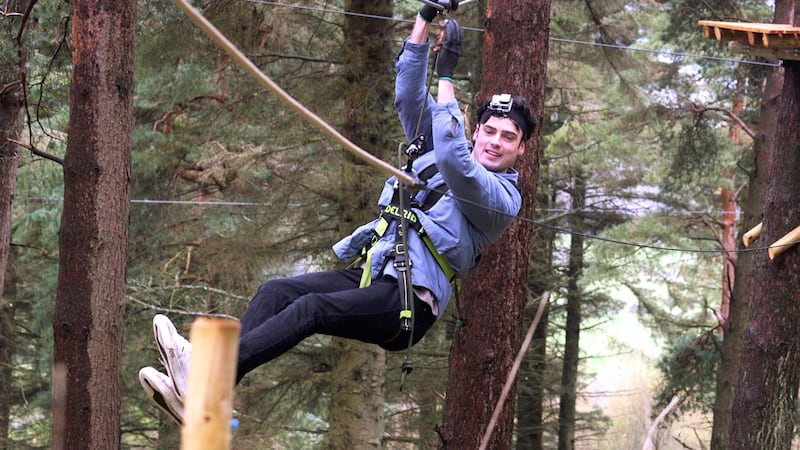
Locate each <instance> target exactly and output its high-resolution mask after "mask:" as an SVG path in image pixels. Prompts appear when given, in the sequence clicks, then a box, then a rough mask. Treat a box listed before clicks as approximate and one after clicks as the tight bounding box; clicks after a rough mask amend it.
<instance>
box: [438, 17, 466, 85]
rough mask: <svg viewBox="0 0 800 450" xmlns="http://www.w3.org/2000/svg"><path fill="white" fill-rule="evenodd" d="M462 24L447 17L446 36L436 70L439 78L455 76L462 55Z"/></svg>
mask: <svg viewBox="0 0 800 450" xmlns="http://www.w3.org/2000/svg"><path fill="white" fill-rule="evenodd" d="M462 39H463V35H462V34H461V25H459V24H458V22H457V21H456V20H455V19H447V22H446V23H445V25H444V36H443V37H442V43H441V45H440V47H439V53H438V56H437V57H436V70H437V74H438V75H439V78H450V79H452V78H453V72H454V71H455V69H456V65H458V57H459V56H460V55H461V40H462Z"/></svg>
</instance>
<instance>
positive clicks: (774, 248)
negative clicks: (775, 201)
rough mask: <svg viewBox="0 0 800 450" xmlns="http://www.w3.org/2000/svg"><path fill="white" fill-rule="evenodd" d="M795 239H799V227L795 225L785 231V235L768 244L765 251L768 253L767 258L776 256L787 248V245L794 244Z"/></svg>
mask: <svg viewBox="0 0 800 450" xmlns="http://www.w3.org/2000/svg"><path fill="white" fill-rule="evenodd" d="M797 241H800V227H797V228H795V229H794V230H792V231H790V232H788V233H786V235H785V236H783V237H782V238H780V239H778V240H777V241H775V243H774V244H772V245H770V246H769V250H767V253H769V259H775V257H776V256H778V255H780V254H781V253H783V252H785V251H786V250H788V249H789V247H791V246H793V245H794V244H796V243H797Z"/></svg>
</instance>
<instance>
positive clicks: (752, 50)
mask: <svg viewBox="0 0 800 450" xmlns="http://www.w3.org/2000/svg"><path fill="white" fill-rule="evenodd" d="M728 49H729V50H730V51H732V52H733V53H739V54H742V55H748V56H758V57H760V58H766V59H772V60H777V59H786V60H791V61H800V51H798V49H791V48H764V47H762V46H757V47H752V46H749V45H747V44H745V43H743V42H737V41H730V42H728Z"/></svg>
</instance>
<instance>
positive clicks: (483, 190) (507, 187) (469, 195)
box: [432, 100, 522, 240]
mask: <svg viewBox="0 0 800 450" xmlns="http://www.w3.org/2000/svg"><path fill="white" fill-rule="evenodd" d="M432 112H433V139H434V151H435V154H436V164H437V166H438V167H439V171H440V172H441V173H442V176H443V177H444V179H445V181H446V183H447V186H448V188H449V189H450V190H451V192H452V194H453V197H455V199H456V201H457V203H458V205H459V208H460V209H461V211H462V212H463V213H464V215H465V216H466V217H467V219H468V220H469V221H470V223H471V224H472V225H473V226H474V227H476V228H477V229H478V230H480V231H481V232H483V233H484V234H486V235H487V236H488V237H489V238H490V239H491V240H495V239H497V238H498V237H500V235H501V234H502V233H503V231H505V229H506V228H508V226H510V225H511V223H512V222H513V221H514V218H515V217H516V215H517V214H518V213H519V210H520V208H521V206H522V196H521V195H520V193H519V190H518V189H517V188H516V186H515V185H514V182H516V172H514V173H509V174H500V173H494V172H491V171H489V170H488V169H486V168H485V167H483V166H482V165H481V164H480V163H478V162H476V161H475V160H474V159H473V158H472V155H471V153H472V144H471V143H470V142H469V141H468V140H467V137H466V134H465V129H464V116H463V114H462V113H461V110H460V109H459V107H458V103H457V102H456V101H455V100H453V101H451V102H448V103H446V104H436V105H434V106H433V107H432Z"/></svg>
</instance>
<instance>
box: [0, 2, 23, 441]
mask: <svg viewBox="0 0 800 450" xmlns="http://www.w3.org/2000/svg"><path fill="white" fill-rule="evenodd" d="M27 4H28V2H27V1H12V2H11V3H10V4H7V5H6V10H7V12H8V13H9V14H8V15H6V16H5V18H4V21H3V23H2V28H0V39H3V40H5V41H6V42H13V43H14V44H15V46H16V47H17V53H16V54H13V55H14V58H8V59H6V58H5V57H4V56H5V55H0V87H3V89H0V386H11V385H12V383H11V367H12V355H13V354H14V335H15V332H14V305H13V304H12V303H11V301H9V300H7V299H6V298H5V291H6V289H5V288H6V271H7V268H8V261H9V255H10V253H11V230H12V225H11V218H12V212H13V206H14V195H15V193H16V187H17V167H18V166H19V153H18V151H19V149H18V145H17V144H16V143H14V141H19V140H20V135H21V131H22V127H23V124H24V115H23V113H24V111H25V110H24V100H23V98H24V96H23V86H24V84H25V74H24V67H25V63H26V60H27V56H26V53H25V52H24V51H23V49H22V43H21V42H19V40H17V39H16V37H17V35H18V30H19V29H20V27H21V26H23V24H22V22H21V21H19V20H16V18H18V17H21V15H16V14H12V13H21V12H23V11H25V9H26V8H27ZM10 413H11V390H10V389H0V449H2V450H4V449H6V448H9V445H8V430H9V419H10Z"/></svg>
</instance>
